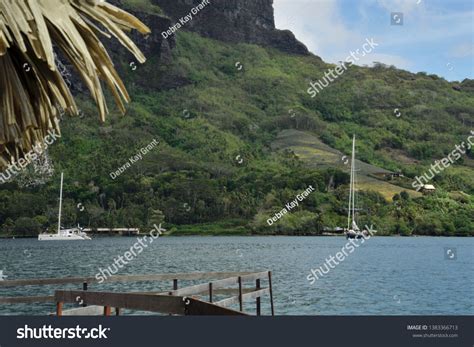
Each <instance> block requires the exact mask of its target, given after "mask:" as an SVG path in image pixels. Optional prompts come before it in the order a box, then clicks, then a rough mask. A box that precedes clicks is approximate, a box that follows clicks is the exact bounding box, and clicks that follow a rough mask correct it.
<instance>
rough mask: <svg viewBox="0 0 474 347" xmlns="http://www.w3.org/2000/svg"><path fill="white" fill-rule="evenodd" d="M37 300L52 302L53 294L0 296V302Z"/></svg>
mask: <svg viewBox="0 0 474 347" xmlns="http://www.w3.org/2000/svg"><path fill="white" fill-rule="evenodd" d="M37 302H54V296H14V297H0V304H32V303H37Z"/></svg>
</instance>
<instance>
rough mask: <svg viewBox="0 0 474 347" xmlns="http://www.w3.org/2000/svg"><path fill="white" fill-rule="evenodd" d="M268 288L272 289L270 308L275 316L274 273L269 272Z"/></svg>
mask: <svg viewBox="0 0 474 347" xmlns="http://www.w3.org/2000/svg"><path fill="white" fill-rule="evenodd" d="M268 288H269V289H270V306H271V308H272V316H274V315H275V307H274V306H273V287H272V272H271V271H268Z"/></svg>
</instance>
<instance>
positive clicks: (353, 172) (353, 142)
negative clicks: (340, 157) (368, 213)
mask: <svg viewBox="0 0 474 347" xmlns="http://www.w3.org/2000/svg"><path fill="white" fill-rule="evenodd" d="M355 141H356V139H355V135H354V137H353V138H352V165H351V170H352V221H355V208H356V207H355V172H356V171H355Z"/></svg>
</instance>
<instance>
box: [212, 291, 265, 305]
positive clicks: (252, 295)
mask: <svg viewBox="0 0 474 347" xmlns="http://www.w3.org/2000/svg"><path fill="white" fill-rule="evenodd" d="M269 293H270V289H269V288H262V289H259V290H254V291H252V292H250V293H246V294H242V301H243V302H247V301H250V300H253V299H255V298H259V297H261V296H263V295H265V294H269ZM238 303H240V297H239V295H236V296H233V297H231V298H227V299H224V300H221V301H218V302H216V303H215V304H216V305H219V306H222V307H228V306H232V305H235V304H238Z"/></svg>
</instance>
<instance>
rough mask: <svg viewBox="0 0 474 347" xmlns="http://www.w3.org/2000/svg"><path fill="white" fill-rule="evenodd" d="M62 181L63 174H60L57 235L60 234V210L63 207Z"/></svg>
mask: <svg viewBox="0 0 474 347" xmlns="http://www.w3.org/2000/svg"><path fill="white" fill-rule="evenodd" d="M63 181H64V172H61V189H60V191H59V215H58V235H59V234H60V232H61V209H62V207H63Z"/></svg>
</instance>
